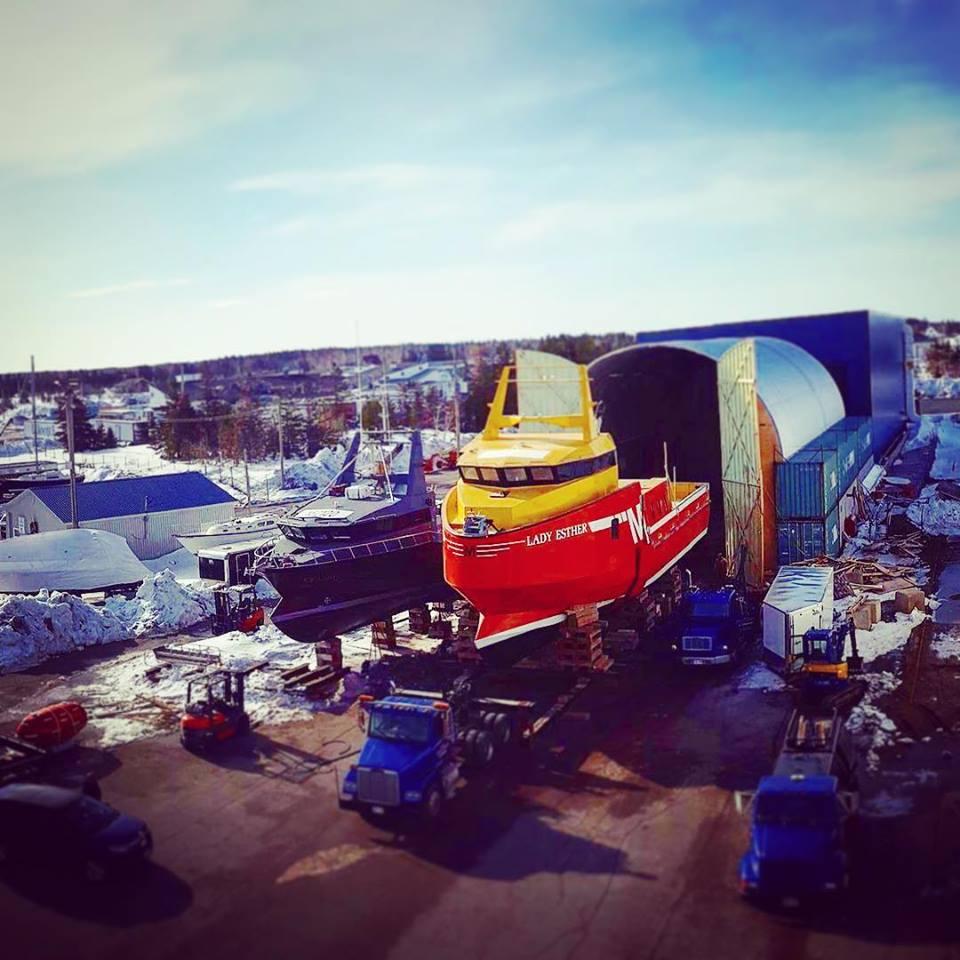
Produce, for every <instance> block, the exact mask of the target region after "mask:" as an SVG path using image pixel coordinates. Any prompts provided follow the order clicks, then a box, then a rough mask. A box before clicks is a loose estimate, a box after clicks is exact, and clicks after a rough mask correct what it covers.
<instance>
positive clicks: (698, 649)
mask: <svg viewBox="0 0 960 960" xmlns="http://www.w3.org/2000/svg"><path fill="white" fill-rule="evenodd" d="M753 625H754V619H753V617H752V616H751V614H750V610H749V607H748V605H747V602H746V600H745V599H744V597H743V596H742V595H741V594H740V593H739V592H738V591H737V589H736V588H735V587H723V588H722V589H720V590H691V591H689V592H688V593H686V594H685V595H684V597H683V602H682V605H681V609H680V614H679V624H678V628H677V629H676V639H675V641H674V642H673V650H674V652H675V653H676V654H677V655H678V656H679V658H680V662H681V663H683V664H685V665H690V666H704V665H710V664H718V665H719V664H725V663H731V662H732V661H733V660H734V659H736V658H737V657H738V656H739V654H740V653H741V652H742V651H743V649H744V648H745V646H746V644H747V642H748V641H749V639H750V637H751V635H752V632H753Z"/></svg>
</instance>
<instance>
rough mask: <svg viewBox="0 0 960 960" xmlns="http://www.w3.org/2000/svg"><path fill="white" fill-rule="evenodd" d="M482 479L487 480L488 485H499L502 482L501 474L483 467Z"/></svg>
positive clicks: (481, 471)
mask: <svg viewBox="0 0 960 960" xmlns="http://www.w3.org/2000/svg"><path fill="white" fill-rule="evenodd" d="M480 479H481V480H486V481H487V483H497V482H498V481H499V480H500V474H499V473H497V471H496V470H494V469H493V468H492V467H481V468H480Z"/></svg>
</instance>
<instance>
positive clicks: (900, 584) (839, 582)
mask: <svg viewBox="0 0 960 960" xmlns="http://www.w3.org/2000/svg"><path fill="white" fill-rule="evenodd" d="M798 566H831V567H833V594H834V596H835V597H837V598H838V599H839V598H841V597H849V596H857V595H859V594H875V595H880V594H885V593H895V592H896V591H897V590H907V589H910V588H915V587H916V586H917V583H916V581H915V580H914V579H913V574H914V568H913V567H911V566H904V565H899V564H898V565H896V566H892V565H889V564H884V563H878V562H877V561H875V560H857V559H854V558H853V557H839V558H837V559H831V558H829V557H818V558H816V559H814V560H804V561H802V563H801V564H798Z"/></svg>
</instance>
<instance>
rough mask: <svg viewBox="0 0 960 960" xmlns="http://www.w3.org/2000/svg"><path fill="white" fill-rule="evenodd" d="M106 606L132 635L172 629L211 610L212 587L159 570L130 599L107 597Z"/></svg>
mask: <svg viewBox="0 0 960 960" xmlns="http://www.w3.org/2000/svg"><path fill="white" fill-rule="evenodd" d="M105 608H106V610H107V612H109V613H110V614H112V615H113V616H115V617H116V618H117V619H118V620H119V621H120V622H121V623H123V624H124V625H125V626H126V627H127V629H128V630H129V632H130V633H131V634H132V635H133V636H135V637H142V636H144V635H145V634H152V635H161V634H165V633H175V632H177V631H179V630H185V629H187V628H188V627H192V626H193V625H194V624H196V623H199V622H200V621H201V620H205V619H206V618H208V617H210V616H211V615H212V614H213V591H212V589H209V588H206V587H204V586H201V585H200V584H196V585H193V584H189V583H185V582H181V581H179V580H177V578H176V575H175V574H174V572H173V571H172V570H161V571H160V573H157V574H154V576H153V577H151V578H149V579H147V580H144V581H143V583H142V584H141V585H140V589H139V590H137V594H136V596H135V597H134V598H133V599H132V600H124V599H123V598H121V597H110V598H109V599H108V600H107V602H106V604H105Z"/></svg>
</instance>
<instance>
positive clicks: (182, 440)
mask: <svg viewBox="0 0 960 960" xmlns="http://www.w3.org/2000/svg"><path fill="white" fill-rule="evenodd" d="M157 433H158V437H157V442H156V444H155V446H156V448H157V449H158V450H160V451H161V452H162V453H163V455H164V456H165V457H166V458H167V459H168V460H189V459H192V458H194V457H198V456H202V455H203V454H204V453H205V450H206V446H205V439H206V437H205V430H204V424H203V422H202V420H201V419H200V415H199V414H198V413H197V411H196V410H195V409H194V407H193V404H192V403H190V401H189V399H188V398H187V395H186V394H184V393H181V394H179V395H178V396H177V397H175V398H174V399H173V400H171V401H170V402H169V403H168V404H167V405H166V407H164V411H163V420H162V421H161V423H160V428H159V430H158V431H157Z"/></svg>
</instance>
